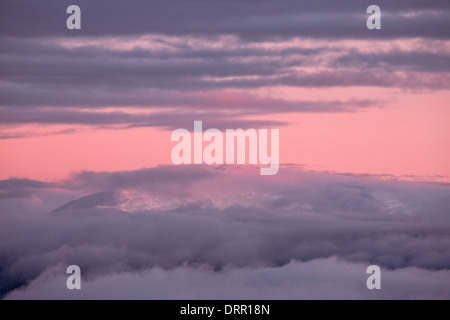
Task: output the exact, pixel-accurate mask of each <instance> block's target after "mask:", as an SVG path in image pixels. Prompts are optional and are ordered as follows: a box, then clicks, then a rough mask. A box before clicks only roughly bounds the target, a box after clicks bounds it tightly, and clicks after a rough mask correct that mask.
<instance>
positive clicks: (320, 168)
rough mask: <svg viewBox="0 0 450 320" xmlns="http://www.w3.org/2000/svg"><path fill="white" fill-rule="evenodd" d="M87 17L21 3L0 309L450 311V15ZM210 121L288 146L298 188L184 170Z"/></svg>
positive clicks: (15, 13) (266, 12) (245, 1)
mask: <svg viewBox="0 0 450 320" xmlns="http://www.w3.org/2000/svg"><path fill="white" fill-rule="evenodd" d="M71 4H75V2H73V1H65V0H64V1H61V0H42V1H33V2H30V1H24V0H3V1H1V3H0V154H1V157H0V220H2V223H1V224H0V231H1V233H0V238H1V240H2V241H1V246H0V257H2V259H0V298H4V297H6V298H12V299H33V298H52V297H60V296H64V297H66V298H77V297H81V298H101V297H112V298H126V297H130V295H131V296H133V297H136V298H149V297H151V298H158V297H159V298H161V297H162V298H177V297H183V298H192V297H193V298H204V297H208V296H210V294H213V293H214V294H215V296H216V297H217V298H233V297H237V296H236V294H238V295H241V296H239V297H238V298H241V297H242V298H252V297H258V298H286V297H290V296H294V297H298V298H319V299H320V298H333V297H339V292H341V293H342V296H343V297H346V298H349V299H354V298H367V299H370V298H376V299H378V298H382V299H389V298H413V299H414V298H447V299H448V298H449V297H450V292H449V291H448V288H449V287H450V286H448V285H447V284H448V280H446V279H449V277H448V270H449V269H450V260H449V257H450V252H449V251H448V249H447V248H448V247H449V246H448V242H449V241H450V238H449V234H450V232H449V231H450V225H449V221H450V212H449V209H448V208H450V202H449V199H450V191H449V184H450V166H449V165H448V164H449V163H450V131H449V130H450V129H449V128H450V127H449V125H448V124H449V123H450V107H449V102H450V90H449V88H450V32H449V31H448V30H450V20H449V19H448V16H449V13H450V3H448V2H446V1H437V0H431V1H419V0H408V1H387V0H377V1H376V3H375V2H373V1H361V0H345V1H344V0H340V1H336V0H333V1H332V0H321V1H288V0H277V1H271V0H261V1H258V2H257V3H256V2H255V1H251V0H227V1H219V0H208V1H206V0H195V1H194V0H189V1H186V0H183V1H182V0H178V1H177V0H173V1H172V0H171V1H162V0H161V1H159V0H156V1H142V0H134V1H119V0H110V1H102V0H98V1H87V0H77V1H76V4H77V5H78V6H79V7H80V8H81V30H68V29H67V27H66V19H67V18H68V17H69V15H68V14H67V13H66V8H67V7H68V6H69V5H71ZM371 4H377V5H378V6H379V7H380V8H381V26H382V27H381V29H380V30H368V29H367V27H366V20H367V18H368V16H369V15H368V14H366V9H367V7H368V6H369V5H371ZM194 121H202V122H203V128H204V130H206V129H209V128H217V129H219V130H222V131H225V130H226V129H237V128H242V129H248V128H255V129H257V130H258V129H275V128H276V129H279V132H280V143H279V154H280V170H279V172H278V173H277V174H276V175H274V176H270V177H269V176H267V177H260V176H258V173H257V172H258V170H256V171H255V168H254V167H252V166H246V165H237V166H233V165H224V166H221V165H213V166H207V165H182V166H175V165H174V164H173V163H172V159H171V150H172V148H173V147H174V146H175V144H176V143H175V142H172V141H171V134H172V132H173V131H174V130H175V129H177V128H185V129H187V130H189V131H191V132H192V131H193V130H194V129H193V125H194ZM68 225H71V228H68V227H67V226H68ZM208 230H209V231H208ZM24 235H27V237H24ZM116 235H120V236H119V237H116ZM192 235H194V236H192ZM274 238H275V239H277V241H273V239H274ZM36 239H39V241H36ZM354 239H356V240H354ZM244 244H245V245H244ZM27 248H31V249H29V250H28V249H27ZM247 252H252V254H250V255H247ZM86 257H88V258H86ZM98 257H103V258H102V259H99V258H98ZM73 261H75V262H77V261H78V262H77V263H79V264H80V265H81V267H82V269H83V270H86V275H87V277H88V279H89V281H88V283H87V284H86V286H87V287H86V288H89V290H84V291H83V292H81V293H71V292H68V291H67V289H66V288H65V287H64V286H63V287H60V286H59V285H58V283H60V282H61V281H60V280H61V279H62V278H64V277H65V274H64V272H63V273H62V274H61V270H63V269H64V266H65V265H66V264H67V263H75V262H73ZM368 263H376V264H379V265H380V266H381V267H382V270H383V272H385V273H386V277H387V279H390V282H389V281H387V283H386V286H387V288H389V289H388V290H385V291H383V292H378V293H375V294H372V293H370V292H368V291H367V289H366V288H365V287H360V286H359V284H360V283H363V284H364V283H365V282H364V281H365V280H364V279H365V277H366V275H365V273H364V270H365V268H366V266H367V265H368ZM318 270H327V271H326V272H331V273H330V274H331V275H330V276H329V278H326V279H323V281H322V280H321V281H322V282H321V281H318V280H316V279H317V278H318V275H317V273H318V272H319V271H318ZM358 270H363V274H362V276H361V274H359V273H358V272H359V271H358ZM293 273H304V274H305V277H306V278H302V279H296V280H295V281H289V279H292V274H293ZM333 275H336V276H333ZM136 277H141V278H142V279H145V281H143V283H153V282H155V281H156V282H157V283H158V284H159V285H158V286H156V288H159V287H161V288H162V287H167V288H174V289H173V290H168V291H167V292H163V291H158V290H155V291H152V290H151V289H149V290H150V291H148V290H147V289H146V288H147V287H146V286H143V285H141V284H138V282H139V281H138V280H137V279H141V278H136ZM167 278H177V279H179V281H177V282H175V281H174V282H171V281H168V280H167ZM419 278H420V279H419ZM189 279H191V280H189ZM192 279H197V280H196V284H195V285H193V287H194V289H193V290H192V291H191V292H189V290H188V288H190V287H189V286H188V285H187V284H186V281H193V280H192ZM286 279H287V280H286ZM305 279H309V280H305ZM361 279H362V280H361ZM360 280H361V281H362V282H361V281H360ZM408 283H412V284H413V285H412V286H413V287H414V288H417V291H414V290H412V291H410V290H407V286H408V285H407V284H408ZM115 284H118V285H115ZM443 284H446V285H447V286H444V285H443ZM111 286H113V287H122V288H123V291H121V292H117V291H115V290H111ZM224 286H225V287H226V288H225V289H224V290H223V292H221V293H220V292H219V293H218V291H217V287H224ZM191 287H192V286H191ZM133 288H140V289H139V290H133ZM261 288H264V289H261ZM127 290H128V291H127ZM131 292H135V293H133V294H132V293H131ZM175 292H177V293H175ZM77 295H78V296H77Z"/></svg>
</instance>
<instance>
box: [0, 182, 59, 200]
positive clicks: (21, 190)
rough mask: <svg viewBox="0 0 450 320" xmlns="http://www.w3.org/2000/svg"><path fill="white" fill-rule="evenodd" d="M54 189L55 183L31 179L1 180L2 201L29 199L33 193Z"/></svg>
mask: <svg viewBox="0 0 450 320" xmlns="http://www.w3.org/2000/svg"><path fill="white" fill-rule="evenodd" d="M52 187H54V184H53V183H47V182H41V181H36V180H30V179H8V180H0V200H4V199H9V198H22V197H29V196H30V195H31V194H33V192H36V191H42V190H45V189H49V188H52Z"/></svg>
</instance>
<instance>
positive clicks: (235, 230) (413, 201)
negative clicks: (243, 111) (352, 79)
mask: <svg viewBox="0 0 450 320" xmlns="http://www.w3.org/2000/svg"><path fill="white" fill-rule="evenodd" d="M191 168H194V170H193V171H191V170H189V167H186V168H179V167H175V168H174V167H159V168H152V169H145V170H141V171H136V172H132V171H130V172H117V173H106V172H105V173H89V172H86V173H82V174H79V175H76V176H74V177H73V178H72V179H71V180H69V181H67V182H60V183H59V184H57V186H56V187H55V186H54V188H55V189H54V193H55V198H54V200H55V199H58V196H57V194H60V193H62V194H65V196H67V195H66V193H72V194H74V192H75V190H76V191H77V192H80V190H83V189H84V190H86V192H88V190H91V191H94V190H96V191H102V190H103V193H97V194H93V195H91V196H89V197H84V198H81V199H79V200H77V201H74V202H71V203H70V204H68V205H65V206H62V207H60V208H59V209H58V210H56V211H53V212H52V213H41V214H38V213H36V212H33V213H32V214H30V213H28V214H26V213H21V212H14V211H12V208H14V206H13V205H12V204H11V201H14V197H15V196H16V195H15V196H14V197H13V196H11V198H13V199H9V200H3V202H2V214H1V215H0V220H1V224H0V225H1V227H0V228H1V233H0V235H1V236H0V237H1V241H0V243H1V245H0V252H1V254H2V257H3V259H2V261H3V262H2V266H1V277H2V279H3V281H2V282H1V283H2V288H1V292H2V294H3V295H5V294H7V293H8V292H9V293H10V292H11V291H12V290H13V289H14V288H16V287H22V286H23V285H25V284H29V283H31V285H30V287H26V288H25V289H24V290H25V291H18V292H15V291H14V294H12V295H11V297H24V298H25V297H28V298H30V297H35V298H36V297H40V294H39V293H38V292H41V293H42V295H43V296H42V297H50V296H52V295H53V293H54V292H52V293H50V294H49V295H46V294H45V293H44V292H46V290H47V289H45V288H47V287H46V286H49V287H48V288H55V287H54V286H56V285H57V284H56V282H55V281H57V282H58V281H59V280H55V279H53V278H49V277H48V276H46V275H45V272H46V270H49V269H52V268H54V267H55V266H59V269H58V270H61V268H62V267H61V266H67V265H70V264H77V265H79V266H80V267H81V269H82V270H83V279H85V281H87V284H86V286H87V287H86V288H92V291H89V290H91V289H89V290H88V291H87V292H86V296H85V297H91V298H92V297H97V298H100V297H103V295H102V294H104V297H108V296H109V295H108V294H107V293H106V292H103V293H102V290H101V289H100V288H104V286H106V287H110V286H115V285H116V284H118V283H122V281H128V280H129V281H131V282H130V283H134V282H135V281H136V280H134V279H135V278H136V277H144V279H147V280H148V281H156V283H164V281H165V280H164V279H166V278H167V277H168V276H171V275H175V277H177V275H179V277H181V278H180V280H179V281H182V278H183V275H184V274H189V273H191V272H192V273H193V274H194V275H195V277H197V276H198V277H199V278H203V277H204V280H202V281H200V282H199V284H198V288H197V289H196V290H198V291H194V292H187V291H184V292H183V291H181V292H180V293H179V295H178V294H175V295H173V296H172V294H173V291H172V289H170V292H162V293H161V295H160V296H159V298H162V297H168V296H171V297H191V298H195V297H201V296H204V295H208V294H214V292H215V291H214V290H215V288H216V287H215V285H217V286H219V285H220V284H221V283H222V282H224V281H228V280H230V281H231V283H236V282H238V281H243V283H242V284H241V285H242V286H244V287H245V286H246V283H248V281H250V280H249V279H253V280H252V281H255V283H254V284H252V285H250V287H249V288H248V290H247V289H245V290H244V291H243V293H242V295H243V297H248V296H249V295H251V294H253V293H254V292H255V290H256V289H255V287H260V286H261V287H264V288H266V287H265V286H266V285H269V287H268V288H266V289H265V291H264V290H263V292H262V293H261V296H262V297H265V298H277V297H285V295H284V293H282V292H283V290H282V289H281V288H280V287H278V286H281V287H283V286H284V285H283V284H277V283H275V284H273V286H274V287H273V288H272V287H270V283H267V281H269V282H270V281H271V280H270V279H271V277H274V278H276V279H279V278H280V277H284V279H286V281H287V279H289V278H290V277H291V274H292V272H293V271H292V270H293V269H294V270H296V269H297V268H298V270H299V272H300V275H301V274H302V273H303V274H304V275H305V277H307V278H308V279H310V280H308V281H307V282H308V283H309V281H311V283H310V284H307V285H306V287H304V286H303V284H302V283H298V284H297V285H298V286H297V285H294V284H290V285H289V286H290V287H289V288H288V291H287V292H291V291H292V292H296V294H298V296H299V297H308V294H307V292H308V291H304V290H306V288H308V285H311V286H316V285H317V288H316V290H317V292H316V293H313V292H314V291H313V292H310V294H311V295H310V297H319V294H320V292H322V289H324V288H327V286H329V285H331V287H333V288H335V290H338V289H337V288H341V289H342V288H343V287H344V288H345V287H346V286H347V285H350V287H352V286H354V285H356V281H359V282H361V281H360V280H357V279H364V277H365V274H364V270H363V269H364V266H366V267H367V266H368V265H370V264H377V265H380V266H381V267H382V268H384V269H385V270H395V271H389V272H387V273H388V277H387V279H394V278H397V277H400V278H401V279H403V280H401V281H400V280H399V281H398V282H395V281H393V280H392V281H393V282H392V283H389V281H391V280H385V282H384V283H385V284H386V287H385V288H386V289H387V288H393V289H392V290H386V293H382V294H380V295H377V296H375V297H377V298H388V297H404V298H414V297H438V298H448V292H446V291H445V290H443V288H442V286H441V285H438V284H437V283H436V284H434V281H435V280H434V279H436V277H438V278H439V277H444V275H445V273H446V272H447V271H446V270H448V269H449V267H450V259H449V257H450V253H449V249H448V248H450V237H449V236H448V235H449V234H450V224H449V221H450V215H449V214H450V212H449V211H448V208H449V206H448V203H449V201H450V191H449V189H448V187H446V186H443V185H439V184H424V183H414V182H401V181H382V180H379V179H376V178H374V177H366V178H363V177H351V176H350V177H349V176H343V175H333V174H325V173H312V172H306V171H302V170H298V169H285V170H283V171H284V174H283V173H281V172H280V174H281V176H279V177H278V176H277V179H273V180H271V181H270V183H269V182H267V181H266V182H263V179H262V178H261V177H260V176H258V174H257V173H256V172H253V171H252V168H249V171H248V172H242V170H238V169H233V170H230V169H227V170H225V171H224V170H220V169H219V168H216V169H213V168H208V167H191ZM235 170H238V171H237V172H236V171H235ZM255 171H256V170H255ZM136 177H139V178H136ZM3 183H5V182H3ZM6 183H14V181H13V182H6ZM15 183H17V182H15ZM17 184H18V185H19V186H20V185H22V184H23V189H24V190H25V191H27V190H29V189H28V188H29V186H28V184H29V183H22V184H21V183H17ZM18 188H19V187H18ZM46 195H47V197H48V192H46ZM23 197H24V198H25V199H26V198H27V197H28V198H30V199H34V201H35V202H36V199H39V192H38V191H35V192H34V194H32V195H31V194H29V193H26V192H24V193H23ZM25 199H21V202H20V203H21V204H22V205H23V204H24V203H27V202H26V201H25ZM61 200H62V198H61ZM61 200H60V201H61ZM8 201H9V202H8ZM15 201H20V200H15ZM47 202H48V201H47ZM5 204H8V206H7V205H5ZM29 205H30V206H33V202H30V204H29ZM55 207H56V204H55ZM34 208H35V210H36V209H37V208H39V206H38V205H36V204H35V205H34ZM41 208H42V207H41ZM330 257H334V258H330ZM330 259H331V260H330ZM336 259H337V260H336ZM302 262H307V263H306V264H303V263H302ZM315 264H318V265H319V266H322V267H323V271H322V272H326V273H327V274H328V277H329V278H327V279H328V280H326V281H325V285H324V287H323V288H322V287H321V282H320V281H319V280H318V279H316V278H315V277H318V273H319V272H317V274H316V273H314V275H309V272H310V271H308V270H316V271H317V269H316V266H315ZM335 268H337V270H338V271H336V272H334V270H335ZM341 269H342V270H344V271H342V270H341ZM347 269H349V270H350V269H352V270H356V269H358V270H363V271H362V273H361V272H359V271H358V272H355V274H354V275H350V274H349V275H348V277H349V280H348V281H350V282H347V280H342V279H347V278H346V277H344V276H343V275H340V273H339V272H340V271H339V270H341V271H342V272H343V273H347V271H345V270H347ZM321 270H322V269H321ZM51 272H52V274H54V275H55V271H51ZM311 272H312V271H311ZM348 272H350V271H348ZM259 273H261V274H265V273H267V274H268V275H267V277H261V279H260V278H258V276H257V275H258V274H259ZM272 273H273V275H272ZM420 274H423V276H424V279H430V280H414V281H413V282H414V283H416V284H417V290H418V291H417V292H411V290H410V287H409V286H406V285H405V282H402V281H407V280H406V279H409V278H411V277H413V276H419V275H420ZM55 276H56V275H55ZM63 276H64V275H61V274H60V276H59V277H58V276H57V279H60V278H61V277H63ZM155 278H159V280H155ZM45 279H47V280H45ZM124 279H128V280H124ZM208 279H211V281H213V283H215V284H212V285H210V286H209V285H206V283H209V282H208V281H209V280H208ZM258 279H259V280H258ZM432 279H433V280H432ZM44 280H45V281H44ZM147 280H146V281H147ZM158 281H160V282H158ZM299 281H300V280H299ZM305 281H306V280H305ZM420 281H423V282H425V283H427V285H426V286H425V287H421V289H420V285H419V284H418V283H419V282H420ZM300 282H302V281H300ZM63 284H64V283H63ZM203 284H204V287H203ZM360 285H362V286H363V285H365V282H361V283H360ZM178 286H180V288H183V287H184V286H186V288H187V287H188V285H187V284H186V283H182V282H180V283H179V284H174V287H173V288H174V290H175V289H176V288H178ZM41 287H42V288H41ZM131 287H132V284H130V287H129V288H130V289H127V290H131ZM237 287H240V285H238V286H237ZM28 288H29V290H30V291H28ZM33 290H36V291H33ZM55 290H56V289H55ZM59 290H60V289H58V290H56V291H55V292H59ZM61 290H62V289H61ZM117 290H119V288H117V289H116V290H115V291H114V292H115V293H114V295H115V294H117V295H118V296H122V294H124V292H127V291H126V290H125V289H124V290H125V291H124V292H122V293H120V292H118V291H117ZM180 290H181V289H180ZM330 290H331V289H330ZM362 291H364V290H363V289H361V288H359V287H358V288H353V289H351V290H350V291H349V292H348V297H349V298H351V297H356V296H357V295H358V294H359V293H360V292H362ZM33 292H34V293H33ZM137 292H141V291H139V290H138V291H137ZM222 293H223V297H225V296H229V295H231V294H232V289H231V287H230V288H229V291H227V290H226V291H224V292H222ZM136 294H137V295H139V293H136ZM142 294H143V296H140V297H142V298H145V297H146V295H150V296H151V297H156V294H157V293H156V292H153V291H145V290H143V291H142ZM217 294H218V296H219V297H221V295H220V293H217ZM337 294H338V291H329V295H325V296H324V297H333V296H334V297H336V295H337ZM367 294H368V293H367V292H365V293H362V296H361V297H368V295H367ZM114 295H113V296H114Z"/></svg>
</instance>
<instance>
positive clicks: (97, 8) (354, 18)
mask: <svg viewBox="0 0 450 320" xmlns="http://www.w3.org/2000/svg"><path fill="white" fill-rule="evenodd" d="M70 4H72V3H71V2H70V1H56V0H53V1H49V0H47V1H40V2H32V3H30V2H28V1H17V0H15V1H12V0H11V1H2V4H1V7H0V9H1V11H0V12H1V19H0V21H1V25H0V30H1V33H0V34H1V35H3V36H16V37H17V36H18V37H45V36H77V35H84V36H86V35H87V36H105V35H139V34H148V33H151V34H164V35H177V36H185V35H201V36H217V35H224V34H231V35H237V36H239V37H241V38H243V39H246V40H248V39H251V40H261V39H267V38H270V37H272V38H289V37H295V36H307V37H323V38H333V39H335V38H366V37H368V36H369V37H377V38H379V37H383V38H386V37H389V38H397V37H430V38H441V39H448V37H449V35H450V34H449V32H448V30H450V26H449V21H448V19H447V15H448V11H449V9H450V7H449V5H448V4H447V3H445V2H443V1H426V3H424V2H423V1H408V2H407V3H404V2H392V1H383V0H380V1H378V2H377V4H378V5H379V6H380V7H381V8H382V10H383V13H384V14H385V15H386V16H385V17H384V19H383V29H382V30H381V31H380V32H377V33H368V31H367V29H366V28H365V20H366V18H367V15H366V13H365V12H366V9H367V7H368V6H369V5H371V4H372V2H370V1H357V0H351V1H348V0H347V1H331V0H329V1H320V2H312V1H287V0H284V1H267V0H266V1H258V3H257V4H256V3H255V2H254V1H249V0H245V1H242V0H240V1H236V0H233V1H204V0H199V1H171V2H170V4H168V3H167V2H166V1H151V2H149V1H132V2H130V3H124V2H122V1H95V2H92V1H86V0H80V1H78V2H77V5H79V6H80V7H81V8H82V17H83V20H82V21H83V24H82V31H81V32H77V33H74V32H70V31H68V30H67V29H66V27H65V20H66V18H67V15H66V14H65V11H66V8H67V7H68V6H69V5H70ZM402 13H414V15H412V16H405V15H401V14H402Z"/></svg>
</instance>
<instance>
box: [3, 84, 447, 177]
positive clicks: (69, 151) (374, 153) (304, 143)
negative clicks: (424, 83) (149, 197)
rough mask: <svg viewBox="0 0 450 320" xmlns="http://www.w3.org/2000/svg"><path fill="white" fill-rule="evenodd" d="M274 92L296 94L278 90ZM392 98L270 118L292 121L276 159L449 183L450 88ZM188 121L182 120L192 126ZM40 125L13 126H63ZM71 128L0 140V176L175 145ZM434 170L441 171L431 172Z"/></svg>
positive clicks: (118, 165)
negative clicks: (345, 109) (353, 108)
mask: <svg viewBox="0 0 450 320" xmlns="http://www.w3.org/2000/svg"><path fill="white" fill-rule="evenodd" d="M289 90H291V92H289ZM348 90H349V89H347V91H348ZM333 91H334V92H333ZM338 91H339V90H338V89H334V90H330V94H334V95H338V94H339V93H338ZM375 91H376V90H375ZM378 91H380V90H378ZM367 92H370V89H368V91H367ZM373 93H375V92H373ZM278 94H284V95H289V94H292V95H294V94H295V92H292V89H282V88H281V89H280V90H279V93H278ZM315 95H316V93H315V92H314V90H310V91H309V92H308V91H306V92H304V96H308V98H313V97H314V96H315ZM340 95H341V96H343V95H348V92H346V93H345V94H342V93H341V94H340ZM395 97H396V99H395V101H394V102H391V103H389V104H388V105H387V106H384V107H382V108H369V109H364V110H360V111H359V112H354V113H301V114H298V113H297V114H295V113H294V114H279V115H276V116H275V117H271V119H274V118H275V119H276V120H281V121H287V122H290V123H291V124H290V125H288V126H283V127H281V128H280V161H281V163H300V164H305V165H306V168H307V169H311V170H319V171H322V170H324V171H337V172H351V173H369V174H392V175H397V176H403V175H417V176H420V177H423V178H424V179H427V180H440V181H442V180H444V181H450V179H449V177H450V166H449V165H448V163H450V147H449V146H450V133H449V130H450V129H449V126H448V124H449V123H450V110H449V108H448V104H447V103H446V101H450V93H449V92H448V91H441V92H432V93H426V92H425V93H409V92H402V93H397V94H396V96H395ZM199 120H201V119H199ZM192 126H193V123H186V129H188V130H190V131H192V130H193V128H192ZM203 126H204V128H203V129H204V130H206V129H208V128H210V126H208V123H207V122H204V123H203ZM39 128H40V129H37V127H36V126H30V125H23V126H21V127H20V128H19V129H18V130H19V131H21V132H27V131H33V132H39V131H46V130H47V131H48V130H50V131H51V130H53V131H58V130H61V128H62V127H61V126H45V127H39ZM71 128H72V129H74V128H75V129H76V130H75V131H74V132H73V133H65V134H52V135H43V136H33V137H28V138H19V139H6V140H0V150H1V151H2V154H4V155H8V156H7V157H2V160H1V166H0V178H1V179H7V178H10V177H27V178H31V179H40V180H54V179H61V178H64V177H67V176H68V175H69V174H70V173H73V172H77V171H82V170H93V171H116V170H132V169H138V168H143V167H152V166H156V165H158V164H170V163H171V159H170V151H171V148H172V147H173V146H174V145H175V143H174V142H171V141H170V135H171V131H169V130H164V129H158V128H134V129H123V130H113V129H94V128H91V127H89V128H86V127H82V126H71ZM230 129H235V128H230ZM435 175H442V176H444V177H443V178H439V179H437V178H436V177H432V176H435ZM427 176H429V177H427Z"/></svg>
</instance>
